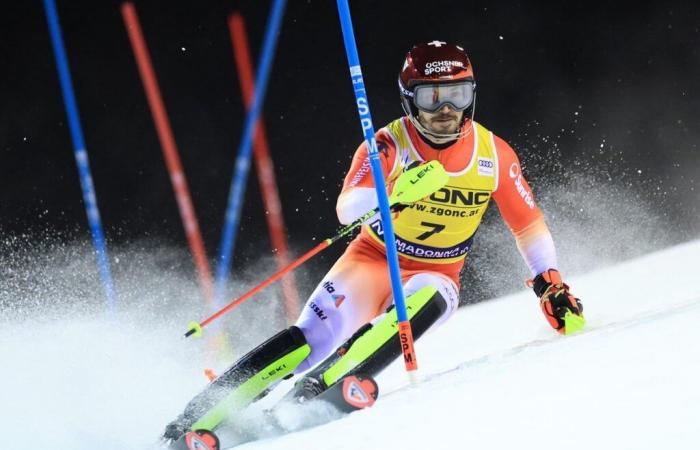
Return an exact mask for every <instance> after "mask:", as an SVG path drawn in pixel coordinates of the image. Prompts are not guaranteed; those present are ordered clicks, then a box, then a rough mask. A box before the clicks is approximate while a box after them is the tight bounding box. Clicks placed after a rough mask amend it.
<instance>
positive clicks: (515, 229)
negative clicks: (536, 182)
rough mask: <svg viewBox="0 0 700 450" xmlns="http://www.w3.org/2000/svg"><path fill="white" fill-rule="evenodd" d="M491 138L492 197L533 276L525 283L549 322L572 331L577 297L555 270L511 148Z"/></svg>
mask: <svg viewBox="0 0 700 450" xmlns="http://www.w3.org/2000/svg"><path fill="white" fill-rule="evenodd" d="M494 142H495V144H496V152H497V155H498V186H497V188H496V191H495V192H494V193H493V198H494V200H495V201H496V204H497V205H498V209H499V211H500V212H501V216H502V217H503V220H504V221H505V222H506V224H507V225H508V228H510V231H511V232H512V233H513V236H514V237H515V242H516V244H517V246H518V250H519V251H520V254H521V255H522V257H523V259H524V260H525V263H526V264H527V266H528V268H529V269H530V273H531V274H532V277H533V279H532V280H529V282H528V285H529V286H530V287H532V288H533V290H534V291H535V294H536V295H537V296H538V297H539V298H540V306H541V308H542V312H543V313H544V315H545V318H546V319H547V321H548V322H549V324H550V325H551V326H552V327H553V328H554V329H555V330H557V331H558V332H559V333H562V334H568V333H572V332H575V331H577V330H578V329H580V328H581V327H583V323H584V322H583V306H582V305H581V301H580V300H579V299H577V298H575V297H574V296H573V295H572V294H571V293H570V292H569V286H568V285H566V284H565V283H564V282H563V281H562V279H561V275H560V274H559V271H558V270H557V267H558V264H557V254H556V249H555V247H554V240H553V239H552V234H551V233H550V232H549V228H548V227H547V224H546V223H545V220H544V215H543V214H542V211H541V210H540V208H539V207H538V206H537V204H536V203H535V197H534V195H533V194H532V189H531V188H530V185H529V184H528V183H527V180H525V177H524V176H523V174H522V170H521V168H520V161H519V160H518V157H517V155H516V154H515V151H513V149H512V148H511V147H510V145H508V143H506V142H505V141H504V140H503V139H501V138H498V137H496V136H494ZM577 318H578V319H577Z"/></svg>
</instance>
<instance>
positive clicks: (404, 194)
mask: <svg viewBox="0 0 700 450" xmlns="http://www.w3.org/2000/svg"><path fill="white" fill-rule="evenodd" d="M448 179H449V175H448V174H447V172H445V169H444V168H443V167H442V165H441V164H440V163H439V162H438V161H430V162H428V163H427V164H423V165H421V166H418V167H414V168H413V169H410V170H407V171H406V172H405V173H404V174H403V175H402V176H400V177H399V178H398V179H397V180H396V184H395V185H394V189H393V192H392V194H391V198H390V205H391V206H390V207H394V206H396V205H399V204H402V205H410V204H412V203H415V202H417V201H418V200H420V199H422V198H425V197H427V196H429V195H430V194H432V193H433V192H435V191H437V190H438V189H440V188H442V187H443V186H445V184H447V180H448ZM377 212H379V207H376V208H374V209H373V210H371V211H368V212H366V213H365V214H363V215H362V216H361V217H359V218H358V219H356V220H355V221H353V222H352V223H350V224H348V225H346V226H344V227H343V228H341V229H340V230H339V231H338V232H337V234H336V235H335V236H333V237H330V238H327V239H324V240H323V241H322V242H321V243H319V244H318V245H317V246H316V247H314V248H312V249H311V250H309V251H308V252H306V253H305V254H304V255H302V256H301V257H300V258H298V259H297V260H295V261H293V262H292V263H290V264H289V265H288V266H286V267H284V268H283V269H280V270H279V271H277V272H275V274H274V275H272V276H271V277H269V278H268V279H266V280H265V281H263V282H262V283H260V284H258V285H257V286H255V287H254V288H253V289H251V290H249V291H248V292H246V293H245V294H243V295H241V296H240V297H238V298H237V299H235V300H233V301H232V302H230V303H229V304H228V305H226V306H224V307H223V308H221V309H220V310H219V311H217V312H216V313H214V314H213V315H211V316H209V317H208V318H206V319H204V320H203V321H202V322H200V323H197V322H190V324H189V325H188V330H187V333H185V337H190V336H192V335H195V336H196V337H199V336H201V335H202V328H204V327H205V326H207V325H209V324H210V323H211V322H213V321H214V320H216V319H218V318H219V317H221V316H222V315H224V314H226V313H227V312H228V311H230V310H231V309H233V308H234V307H236V306H237V305H240V304H241V303H243V302H244V301H246V300H248V299H249V298H250V297H252V296H253V295H255V294H257V293H258V292H260V291H262V290H263V289H265V288H266V287H267V286H269V285H270V284H272V283H274V282H275V281H277V280H279V279H280V278H282V277H283V276H284V275H286V274H287V273H289V272H291V271H292V270H294V269H296V268H297V267H299V266H300V265H302V264H303V263H304V262H306V261H308V260H309V259H310V258H311V257H312V256H314V255H316V254H317V253H319V252H321V251H322V250H324V249H326V248H328V247H330V246H331V245H332V244H334V243H335V242H337V241H338V240H340V239H341V238H343V237H344V236H347V235H348V234H350V233H352V231H353V230H355V229H356V228H357V227H359V226H360V225H362V224H363V223H364V222H366V221H367V220H369V219H371V218H372V217H373V216H374V215H375V214H377Z"/></svg>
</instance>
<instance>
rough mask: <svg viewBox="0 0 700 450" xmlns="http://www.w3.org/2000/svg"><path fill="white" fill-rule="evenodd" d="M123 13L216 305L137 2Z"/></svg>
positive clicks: (207, 291)
mask: <svg viewBox="0 0 700 450" xmlns="http://www.w3.org/2000/svg"><path fill="white" fill-rule="evenodd" d="M121 13H122V17H123V18H124V24H125V26H126V31H127V33H128V34H129V41H130V42H131V47H132V49H133V51H134V56H135V58H136V63H137V65H138V68H139V74H140V75H141V80H142V82H143V87H144V90H145V91H146V97H147V98H148V105H149V106H150V109H151V115H152V116H153V121H154V122H155V124H156V130H157V132H158V139H159V140H160V145H161V147H162V148H163V156H164V157H165V164H166V166H167V168H168V173H169V174H170V181H171V183H172V185H173V190H174V191H175V198H176V200H177V205H178V209H179V211H180V217H181V219H182V223H183V226H184V228H185V234H186V235H187V241H188V243H189V246H190V251H191V253H192V258H193V260H194V264H195V267H196V269H197V275H198V277H199V285H200V288H201V289H202V293H203V294H204V299H205V300H206V303H207V305H209V306H213V305H214V288H213V282H212V277H211V268H210V267H209V260H208V259H207V255H206V251H205V249H204V242H203V241H202V235H201V233H200V230H199V224H198V223H197V216H196V214H195V211H194V206H193V205H192V198H191V197H190V192H189V189H188V187H187V181H186V179H185V173H184V171H183V169H182V164H181V162H180V157H179V155H178V150H177V146H176V144H175V138H174V137H173V132H172V129H171V127H170V121H169V120H168V114H167V112H166V110H165V104H164V103H163V98H162V96H161V94H160V88H159V87H158V80H157V79H156V76H155V71H154V70H153V65H152V64H151V58H150V55H149V53H148V48H147V47H146V42H145V39H144V37H143V32H142V30H141V25H140V24H139V19H138V16H137V15H136V8H135V7H134V5H133V3H131V2H124V3H122V5H121Z"/></svg>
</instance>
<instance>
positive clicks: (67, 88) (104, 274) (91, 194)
mask: <svg viewBox="0 0 700 450" xmlns="http://www.w3.org/2000/svg"><path fill="white" fill-rule="evenodd" d="M44 9H45V10H46V19H47V20H48V23H49V32H50V34H51V44H52V46H53V52H54V56H55V57H56V67H57V69H58V76H59V78H60V81H61V91H62V92H63V103H64V104H65V107H66V113H67V114H68V126H69V127H70V133H71V138H72V140H73V148H74V150H75V162H76V164H77V165H78V173H79V174H80V187H81V189H82V191H83V201H84V202H85V212H86V213H87V218H88V222H89V224H90V231H91V234H92V242H93V244H94V246H95V250H96V252H97V264H98V266H99V269H100V278H101V279H102V284H103V286H104V290H105V296H106V297H107V310H108V311H109V313H110V314H112V313H114V311H115V295H114V286H113V284H112V274H111V272H110V270H109V261H108V258H107V247H106V245H105V238H104V233H103V232H102V221H101V220H100V211H99V210H98V208H97V197H96V196H95V187H94V186H93V183H92V175H91V174H90V164H89V162H88V156H87V152H86V151H85V142H84V139H83V131H82V129H81V127H80V116H79V115H78V105H77V103H76V101H75V93H74V92H73V83H72V81H71V77H70V70H69V69H68V58H67V57H66V50H65V47H64V44H63V37H62V36H61V25H60V24H59V22H58V14H57V13H56V4H55V2H54V0H44Z"/></svg>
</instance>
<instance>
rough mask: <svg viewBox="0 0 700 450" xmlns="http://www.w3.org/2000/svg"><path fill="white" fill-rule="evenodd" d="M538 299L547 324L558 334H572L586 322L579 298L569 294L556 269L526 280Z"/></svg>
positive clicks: (567, 287)
mask: <svg viewBox="0 0 700 450" xmlns="http://www.w3.org/2000/svg"><path fill="white" fill-rule="evenodd" d="M527 285H528V286H529V287H531V288H532V289H533V290H534V291H535V294H536V295H537V297H539V299H540V307H541V308H542V312H543V313H544V316H545V318H546V319H547V321H548V322H549V324H550V325H551V326H552V328H554V329H555V330H557V332H559V333H560V334H572V333H575V332H576V331H579V330H581V329H582V328H583V327H584V325H585V324H586V319H585V318H584V316H583V305H582V304H581V300H579V299H578V298H576V297H574V296H573V295H571V293H570V292H569V286H568V285H566V284H565V283H563V282H562V280H561V275H560V274H559V271H557V270H556V269H548V270H546V271H544V272H542V273H540V274H539V275H537V276H536V277H535V278H534V279H533V280H528V281H527Z"/></svg>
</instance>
